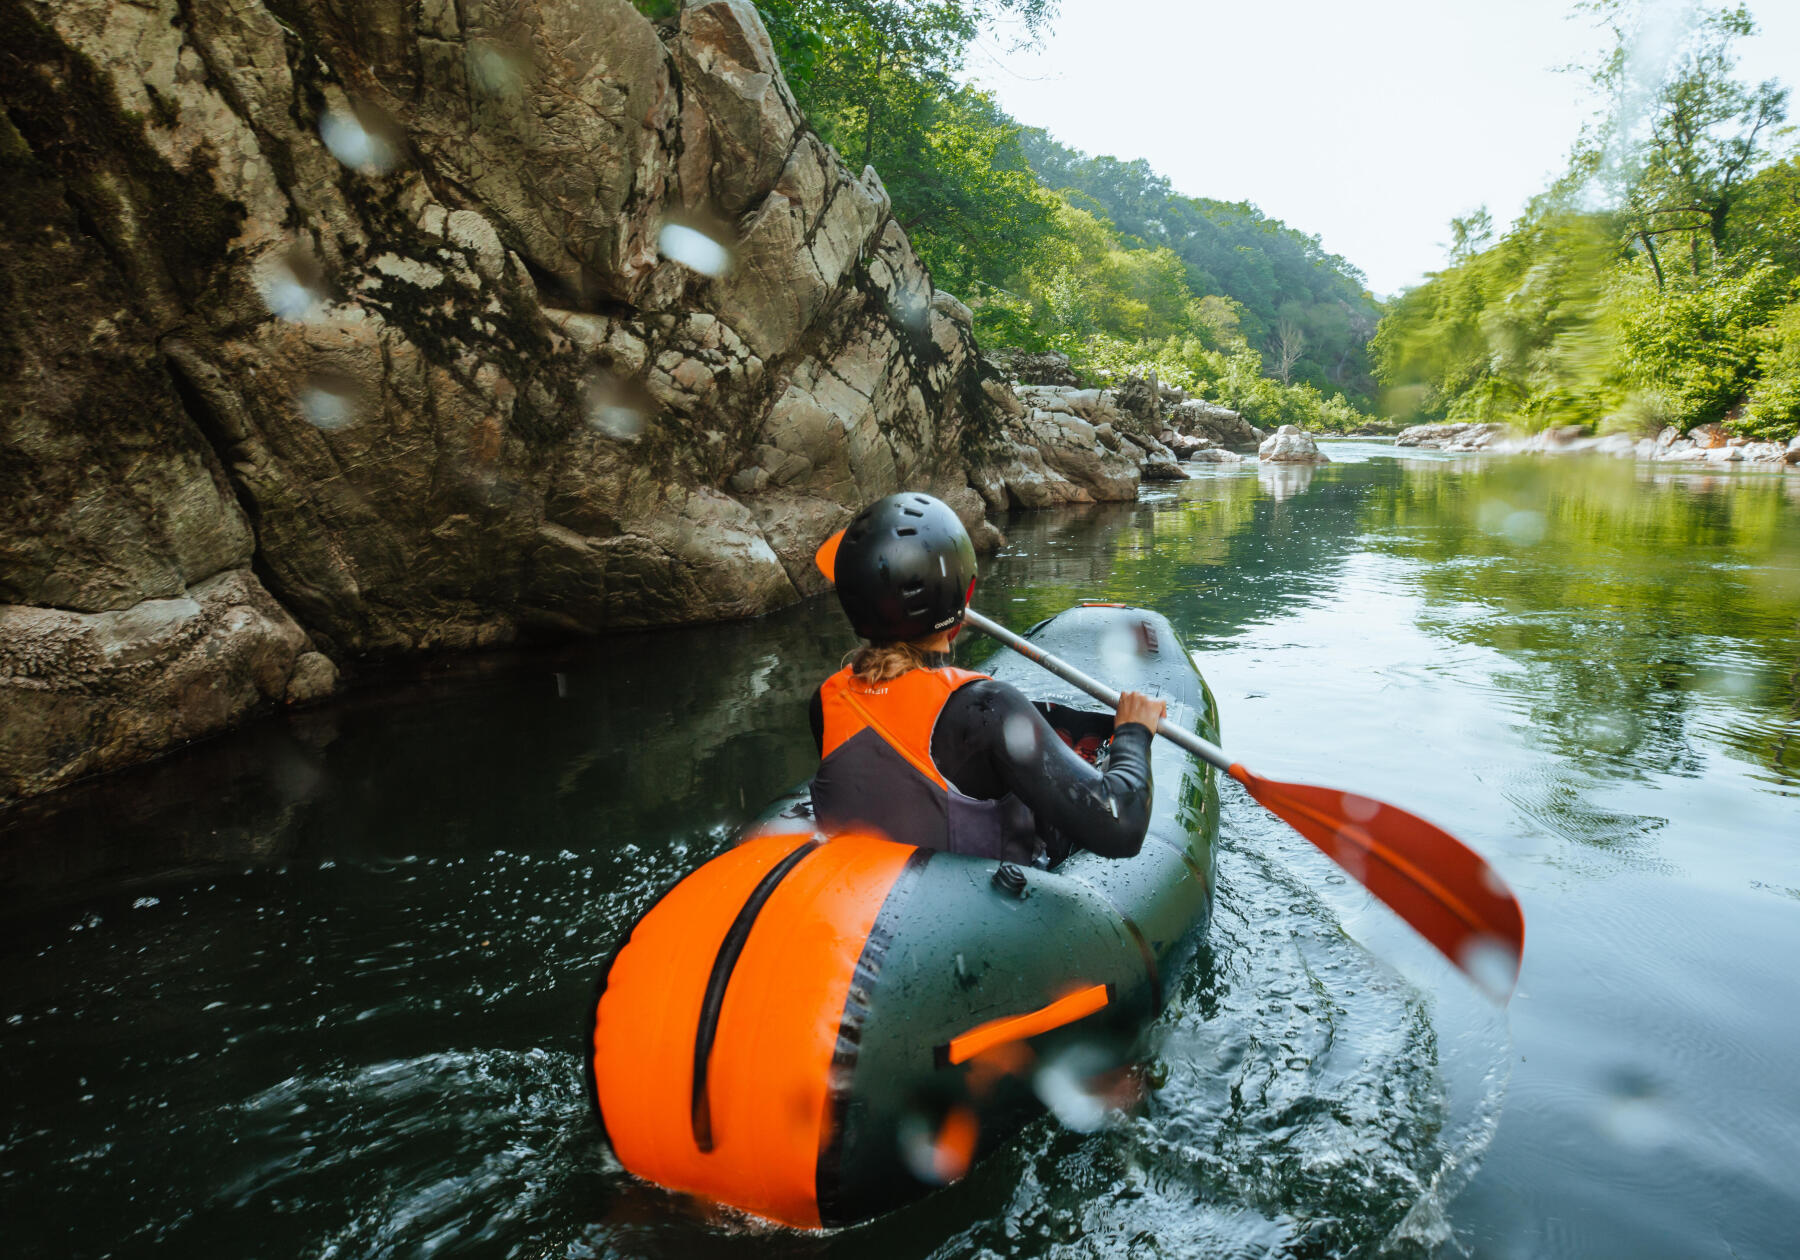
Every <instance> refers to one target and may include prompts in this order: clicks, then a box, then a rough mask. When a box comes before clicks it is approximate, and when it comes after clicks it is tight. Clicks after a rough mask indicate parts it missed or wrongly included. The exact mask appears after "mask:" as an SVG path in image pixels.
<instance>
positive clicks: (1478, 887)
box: [1231, 765, 1525, 1002]
mask: <svg viewBox="0 0 1800 1260" xmlns="http://www.w3.org/2000/svg"><path fill="white" fill-rule="evenodd" d="M1231 777H1232V778H1234V779H1236V780H1237V781H1238V782H1239V783H1242V784H1243V785H1244V786H1245V787H1246V788H1248V789H1249V791H1250V795H1252V796H1254V797H1255V798H1256V799H1257V800H1258V801H1259V802H1260V803H1261V804H1262V805H1263V806H1264V808H1266V809H1268V810H1269V812H1271V813H1273V814H1275V815H1277V816H1278V817H1280V818H1282V819H1283V820H1285V821H1286V822H1287V823H1288V824H1289V825H1290V826H1291V827H1293V829H1294V830H1295V831H1298V832H1299V833H1300V834H1301V835H1303V836H1305V837H1306V838H1307V839H1308V840H1310V841H1312V842H1313V843H1314V844H1315V845H1317V846H1318V847H1319V849H1320V850H1322V851H1323V852H1324V854H1325V856H1326V857H1329V858H1330V859H1331V860H1332V861H1334V862H1336V863H1337V864H1338V865H1339V866H1341V867H1343V868H1344V871H1345V873H1347V874H1349V875H1350V876H1352V877H1353V878H1354V879H1355V880H1356V881H1357V882H1358V883H1360V884H1362V885H1363V886H1364V887H1365V888H1367V889H1368V890H1369V891H1370V892H1372V893H1374V894H1375V896H1376V897H1378V898H1380V899H1381V900H1382V901H1383V902H1385V903H1386V904H1387V905H1388V906H1390V907H1392V909H1393V910H1394V912H1395V913H1397V914H1398V915H1399V916H1400V917H1401V918H1403V919H1405V920H1406V921H1407V922H1408V923H1410V924H1412V926H1413V927H1414V929H1416V930H1417V931H1418V933H1419V935H1421V936H1423V937H1424V938H1425V939H1426V940H1428V941H1430V942H1431V943H1432V945H1434V946H1436V947H1437V949H1438V950H1439V952H1441V953H1442V954H1443V955H1444V956H1445V957H1446V958H1448V959H1449V960H1450V961H1451V962H1453V963H1455V964H1456V965H1457V966H1458V967H1459V968H1461V969H1462V970H1463V972H1464V973H1466V974H1467V975H1468V977H1469V978H1470V979H1471V980H1473V981H1474V982H1475V983H1476V985H1477V986H1478V987H1480V988H1481V989H1482V990H1483V991H1485V992H1486V993H1487V994H1488V995H1489V996H1490V997H1492V998H1494V999H1495V1000H1496V1001H1499V1002H1504V1001H1506V1000H1507V998H1509V997H1511V996H1512V991H1513V986H1514V985H1515V984H1516V983H1517V982H1518V979H1519V959H1520V957H1521V956H1522V955H1523V954H1524V952H1525V916H1524V914H1523V913H1522V912H1521V911H1520V909H1519V902H1518V899H1517V898H1516V897H1514V896H1513V894H1512V889H1510V888H1508V887H1507V886H1506V881H1505V880H1503V879H1501V878H1500V874H1499V872H1498V871H1496V870H1494V868H1493V867H1491V866H1489V865H1488V864H1487V861H1486V859H1484V858H1483V857H1482V856H1481V855H1480V854H1479V853H1476V852H1475V851H1474V850H1473V849H1471V848H1469V847H1468V846H1467V845H1466V844H1464V843H1463V842H1462V841H1460V840H1458V839H1457V838H1456V837H1455V836H1453V835H1451V834H1450V833H1449V832H1447V831H1445V830H1444V829H1443V828H1441V827H1437V826H1433V825H1432V824H1431V823H1428V822H1426V821H1425V820H1424V819H1423V818H1420V817H1418V816H1417V815H1416V814H1409V813H1407V812H1406V811H1405V810H1403V809H1396V808H1394V806H1392V805H1388V804H1386V803H1384V802H1382V801H1377V800H1372V799H1371V798H1369V797H1367V796H1358V795H1357V794H1356V793H1354V792H1340V791H1338V790H1337V789H1335V788H1325V787H1315V786H1313V785H1311V784H1306V783H1282V782H1279V781H1277V780H1275V779H1265V778H1263V777H1261V776H1260V775H1256V774H1252V773H1251V772H1250V771H1248V770H1246V769H1244V767H1243V766H1241V765H1234V766H1232V767H1231Z"/></svg>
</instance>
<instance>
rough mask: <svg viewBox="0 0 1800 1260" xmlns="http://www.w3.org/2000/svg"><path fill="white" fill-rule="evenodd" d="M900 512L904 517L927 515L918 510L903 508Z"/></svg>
mask: <svg viewBox="0 0 1800 1260" xmlns="http://www.w3.org/2000/svg"><path fill="white" fill-rule="evenodd" d="M900 512H901V514H902V515H904V516H924V515H925V513H923V512H921V511H919V509H918V508H909V507H903V508H901V509H900Z"/></svg>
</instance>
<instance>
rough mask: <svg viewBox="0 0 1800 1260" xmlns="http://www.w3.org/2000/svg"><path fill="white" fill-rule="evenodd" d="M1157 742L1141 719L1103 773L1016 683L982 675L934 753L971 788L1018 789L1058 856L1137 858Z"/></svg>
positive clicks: (993, 792) (956, 701)
mask: <svg viewBox="0 0 1800 1260" xmlns="http://www.w3.org/2000/svg"><path fill="white" fill-rule="evenodd" d="M1150 740H1151V735H1150V731H1149V728H1147V727H1145V726H1143V725H1141V724H1139V723H1136V722H1132V723H1128V724H1127V725H1125V726H1122V727H1120V728H1118V729H1117V730H1116V731H1114V733H1113V739H1112V751H1111V754H1110V756H1109V757H1108V758H1107V769H1106V773H1105V774H1101V773H1100V771H1098V770H1096V769H1095V768H1094V767H1093V766H1091V765H1089V764H1088V763H1087V762H1086V761H1083V760H1082V759H1081V757H1080V756H1078V755H1077V754H1076V753H1075V751H1074V750H1073V749H1071V748H1070V747H1069V746H1068V745H1067V744H1064V743H1063V742H1062V740H1061V739H1059V738H1057V735H1056V732H1055V731H1054V730H1052V729H1051V727H1050V724H1049V723H1048V722H1046V721H1045V720H1044V715H1043V714H1041V713H1039V712H1038V711H1037V708H1036V707H1035V706H1034V705H1033V704H1032V703H1031V701H1029V700H1027V699H1026V698H1025V696H1024V695H1023V694H1022V693H1021V692H1020V691H1019V690H1018V689H1017V688H1016V687H1013V686H1011V685H1009V684H1007V683H1003V682H995V681H994V680H992V679H983V680H981V681H979V682H972V683H968V684H967V685H965V686H963V687H961V688H959V689H958V690H957V691H956V693H955V694H954V695H952V696H951V697H950V699H949V700H948V701H947V702H946V703H945V705H944V710H943V712H942V713H941V714H940V715H939V717H938V724H937V728H936V729H935V730H934V731H933V732H932V737H931V756H932V760H933V761H935V762H936V763H937V766H938V769H939V771H941V772H942V773H943V775H944V777H945V778H947V779H949V780H950V782H952V783H953V784H955V785H956V788H957V790H958V791H960V792H962V793H963V794H964V795H967V796H974V797H978V798H981V799H983V800H998V799H1000V798H1001V797H1004V796H1005V795H1006V794H1007V793H1008V792H1011V793H1013V794H1014V795H1016V796H1017V797H1018V798H1019V799H1020V800H1021V801H1023V802H1024V803H1025V805H1026V806H1028V807H1029V808H1030V810H1031V813H1032V816H1033V817H1034V818H1035V820H1036V822H1037V830H1038V835H1039V836H1041V837H1042V838H1043V840H1044V842H1045V845H1046V846H1047V847H1048V848H1049V850H1050V853H1051V856H1052V858H1053V859H1054V860H1057V861H1060V860H1061V859H1062V858H1063V857H1065V856H1067V854H1068V852H1069V851H1070V850H1071V849H1073V848H1083V849H1090V850H1092V851H1093V852H1095V853H1099V854H1102V855H1104V856H1106V857H1132V856H1134V855H1135V854H1136V853H1137V851H1138V850H1139V849H1140V848H1142V847H1143V844H1144V833H1145V832H1146V831H1147V830H1148V829H1149V826H1150V804H1151V782H1150Z"/></svg>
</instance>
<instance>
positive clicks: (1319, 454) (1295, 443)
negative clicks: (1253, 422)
mask: <svg viewBox="0 0 1800 1260" xmlns="http://www.w3.org/2000/svg"><path fill="white" fill-rule="evenodd" d="M1256 456H1257V458H1258V459H1260V460H1262V462H1263V463H1265V464H1329V463H1330V462H1331V459H1330V457H1329V456H1327V455H1326V454H1325V453H1324V452H1323V451H1321V450H1320V449H1319V448H1318V446H1317V444H1315V443H1314V442H1313V440H1312V438H1311V437H1309V436H1308V435H1307V434H1305V433H1302V432H1301V431H1300V429H1299V428H1298V427H1296V426H1295V425H1291V424H1284V425H1282V426H1281V427H1280V428H1279V429H1277V430H1275V433H1274V435H1273V436H1271V437H1270V438H1268V439H1267V440H1266V441H1264V442H1263V444H1262V445H1261V446H1260V447H1258V448H1257V451H1256Z"/></svg>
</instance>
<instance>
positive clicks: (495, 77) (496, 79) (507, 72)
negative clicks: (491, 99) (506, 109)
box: [468, 40, 530, 96]
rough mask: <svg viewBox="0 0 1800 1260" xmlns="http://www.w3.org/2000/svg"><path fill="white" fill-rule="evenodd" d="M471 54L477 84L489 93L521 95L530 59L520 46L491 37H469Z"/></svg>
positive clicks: (470, 64) (495, 94)
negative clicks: (516, 47)
mask: <svg viewBox="0 0 1800 1260" xmlns="http://www.w3.org/2000/svg"><path fill="white" fill-rule="evenodd" d="M468 56H469V70H470V72H471V75H472V76H473V78H474V80H475V84H476V86H477V87H479V88H480V89H481V90H482V91H484V92H486V93H487V94H488V95H489V96H518V95H519V94H520V93H521V92H523V91H524V90H525V70H526V68H527V67H528V66H529V65H530V62H529V61H528V60H527V59H526V57H525V56H524V55H523V54H522V53H520V52H519V51H518V50H517V49H515V48H509V47H508V46H506V45H505V44H497V43H494V42H493V41H491V40H470V41H469V53H468Z"/></svg>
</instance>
